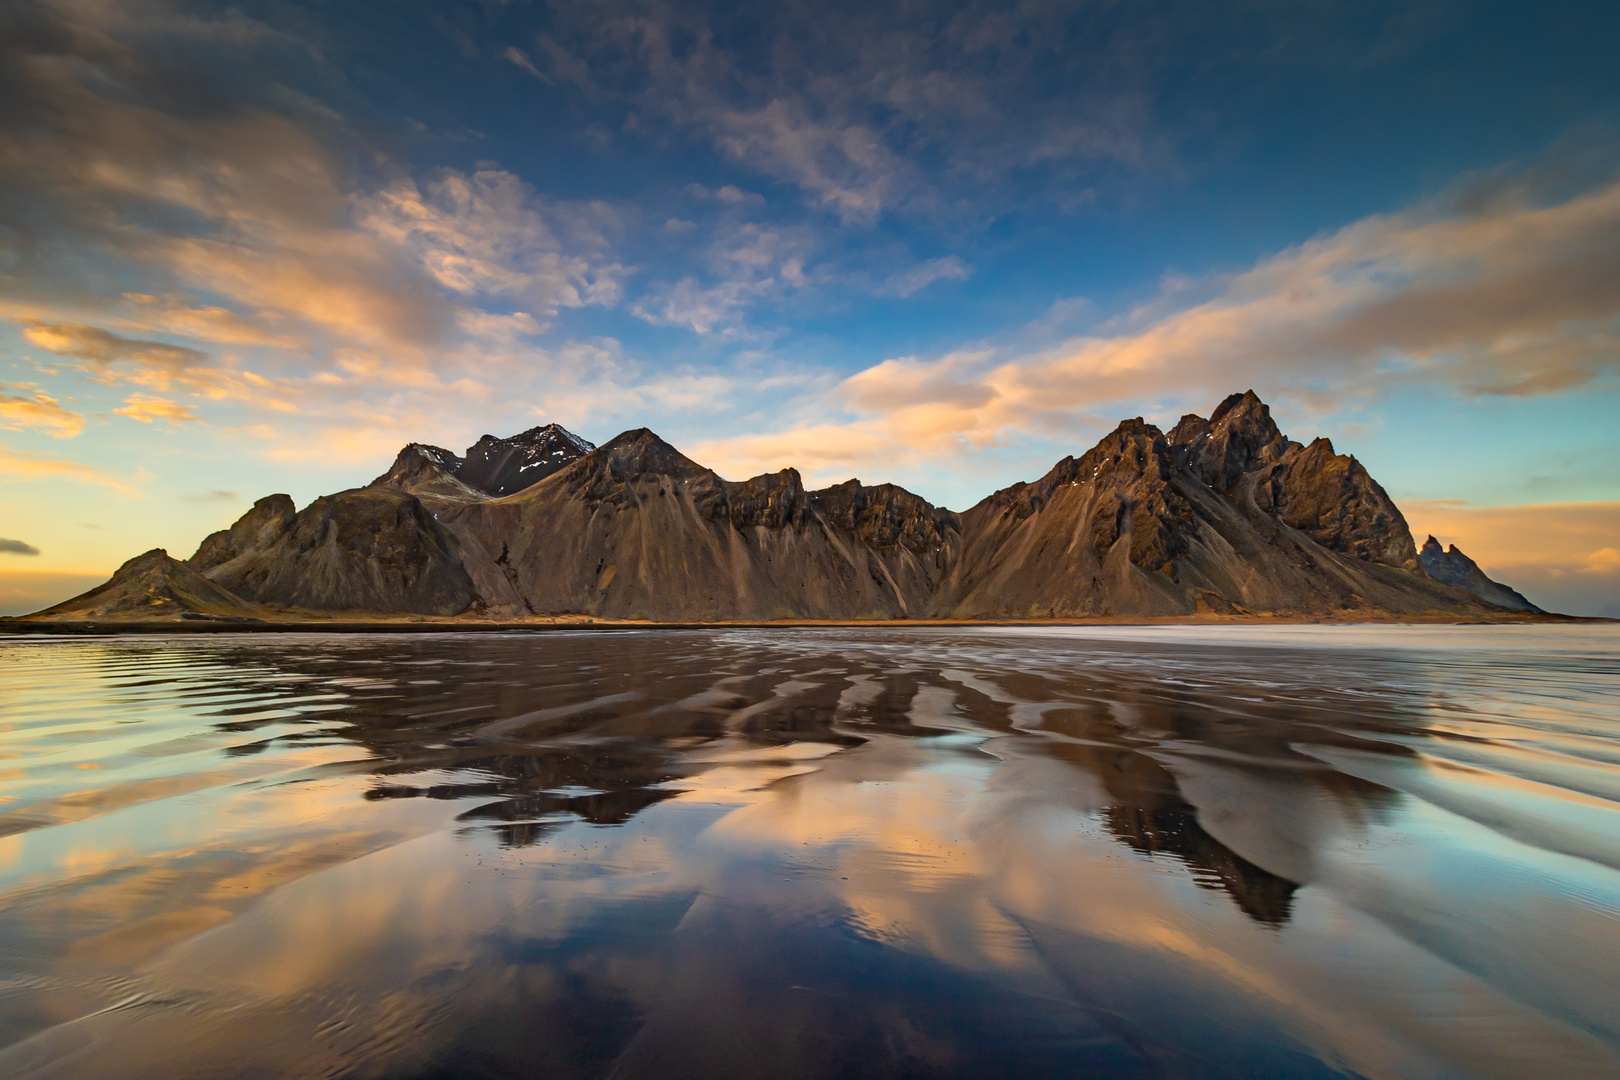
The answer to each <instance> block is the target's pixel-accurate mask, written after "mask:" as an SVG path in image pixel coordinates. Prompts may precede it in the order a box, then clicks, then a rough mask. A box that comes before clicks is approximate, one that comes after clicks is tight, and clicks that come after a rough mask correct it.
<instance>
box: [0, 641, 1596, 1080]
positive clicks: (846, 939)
mask: <svg viewBox="0 0 1620 1080" xmlns="http://www.w3.org/2000/svg"><path fill="white" fill-rule="evenodd" d="M188 629H189V627H188ZM0 800H3V801H0V957H3V962H0V971H3V972H4V975H0V1075H4V1076H7V1077H13V1076H16V1077H21V1076H37V1077H92V1076H94V1077H104V1076H121V1077H123V1076H129V1077H144V1076H151V1077H186V1076H215V1075H233V1076H234V1075H254V1076H267V1077H277V1076H289V1077H291V1076H356V1077H415V1076H423V1077H425V1076H444V1077H448V1076H478V1077H484V1076H488V1077H505V1076H546V1077H572V1076H579V1077H586V1076H615V1077H639V1076H648V1077H652V1076H657V1077H683V1076H692V1077H720V1076H772V1077H784V1076H785V1077H793V1076H975V1077H977V1076H1008V1077H1013V1076H1017V1077H1039V1076H1098V1077H1167V1076H1168V1077H1244V1078H1251V1077H1316V1076H1323V1077H1326V1076H1344V1075H1361V1076H1368V1077H1403V1078H1404V1077H1437V1078H1438V1077H1476V1076H1477V1077H1523V1076H1559V1077H1587V1076H1590V1077H1609V1076H1614V1075H1620V1005H1617V1004H1616V1002H1617V1001H1620V975H1617V973H1620V628H1617V627H1614V626H1581V625H1574V626H1331V625H1330V626H1287V625H1268V626H1208V625H1206V626H1197V625H1182V626H1091V627H1072V626H1071V627H1053V626H1000V627H990V628H983V627H980V628H972V627H961V626H947V627H932V628H928V627H915V626H913V627H909V628H903V629H895V628H884V629H875V628H848V627H816V628H797V629H795V628H785V627H772V628H765V629H744V628H732V629H714V628H710V629H706V630H702V631H688V630H660V631H655V630H647V629H630V628H622V629H616V630H613V631H611V632H604V631H602V630H588V629H576V630H557V631H554V632H548V633H545V634H538V635H536V634H525V633H488V632H484V633H456V634H444V633H440V634H433V635H422V636H416V635H412V636H398V635H379V634H324V633H282V634H276V635H270V636H266V635H256V634H241V635H237V634H228V633H216V634H208V635H205V636H193V635H183V636H161V635H129V636H122V637H96V638H77V639H75V638H71V637H55V638H53V637H35V636H29V637H14V638H9V639H0Z"/></svg>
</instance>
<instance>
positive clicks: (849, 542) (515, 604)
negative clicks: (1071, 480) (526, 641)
mask: <svg viewBox="0 0 1620 1080" xmlns="http://www.w3.org/2000/svg"><path fill="white" fill-rule="evenodd" d="M821 494H822V493H815V496H819V495H821ZM815 496H813V495H809V494H807V493H806V492H805V490H804V485H803V482H802V481H801V479H800V477H799V474H798V472H797V471H796V470H793V469H784V470H783V471H781V472H778V473H767V474H765V475H762V476H756V477H754V478H752V479H750V480H744V481H738V482H732V481H726V480H722V479H721V478H720V477H719V476H717V475H715V474H714V473H713V472H712V471H710V470H709V469H705V468H704V467H703V466H701V465H699V464H697V463H696V462H694V461H692V460H691V459H689V458H687V457H686V456H684V455H683V454H681V453H680V452H679V451H678V450H676V449H675V448H674V447H672V446H670V445H669V444H668V443H666V442H664V441H663V440H662V439H660V438H658V436H656V435H654V434H653V433H652V432H650V431H647V430H646V429H638V430H636V431H627V432H625V433H624V434H623V435H620V436H618V437H617V438H615V439H613V440H612V441H611V442H608V443H606V444H605V445H603V446H602V447H601V448H599V449H598V450H596V451H595V452H593V453H591V454H589V455H587V456H586V457H584V458H582V459H581V460H579V461H577V462H575V463H574V464H573V465H571V466H569V467H568V468H566V469H564V470H562V471H561V472H559V473H557V474H556V475H554V476H552V477H549V478H548V479H546V480H544V481H541V482H540V483H539V484H536V485H534V486H533V487H531V488H529V489H527V490H525V491H523V492H521V493H520V494H518V495H517V496H514V497H512V498H509V499H503V500H500V501H499V502H487V503H477V504H469V505H465V506H460V507H455V508H453V509H451V510H449V511H447V512H446V514H445V515H444V520H445V523H446V525H447V526H448V527H449V528H450V529H452V530H453V531H454V532H455V534H456V535H457V537H458V539H459V540H460V541H461V544H462V548H463V550H464V551H465V552H467V556H466V557H467V566H468V568H469V571H470V572H471V573H472V575H473V578H474V580H475V581H476V582H477V586H478V589H479V591H480V594H481V595H482V596H483V597H484V598H485V600H486V601H487V602H488V603H489V605H490V607H491V609H492V610H495V611H505V612H512V613H521V612H529V611H533V612H581V613H585V614H592V615H601V616H611V617H636V616H645V617H648V618H654V619H666V620H670V621H685V620H707V619H766V618H789V617H799V618H816V617H821V618H861V617H899V616H904V615H907V614H920V613H921V611H922V610H923V609H924V608H925V607H926V606H927V603H928V599H929V597H930V596H931V594H932V592H933V590H934V588H935V585H936V583H937V581H938V578H939V575H940V572H941V568H942V567H943V566H944V565H945V564H946V562H947V561H948V559H949V557H950V554H951V552H953V551H954V543H955V539H954V538H955V533H954V531H950V532H949V536H946V535H945V534H944V533H942V532H941V533H930V534H928V535H927V537H926V538H927V539H932V540H938V541H942V542H943V543H944V545H945V546H941V548H940V550H939V551H934V550H932V549H931V548H930V550H928V551H927V552H926V553H919V550H917V549H913V548H909V547H907V546H905V545H904V544H903V543H895V544H891V545H888V546H880V545H874V544H873V543H871V542H870V541H869V539H867V538H868V537H873V538H880V539H881V538H883V537H886V536H887V535H888V532H887V531H886V530H885V527H884V520H885V510H884V508H885V507H892V508H899V507H902V506H905V507H909V508H910V510H909V514H910V515H911V516H912V517H915V518H917V519H919V520H920V519H926V520H927V521H929V522H936V518H937V514H938V512H937V511H935V510H934V508H933V507H931V506H928V504H927V503H924V502H923V501H922V500H920V499H917V498H916V496H913V495H910V494H909V493H905V492H900V491H899V489H894V490H893V491H892V492H889V493H887V494H878V495H876V496H870V495H868V494H866V493H865V489H859V485H856V490H855V491H853V492H851V493H848V495H847V497H846V498H844V499H842V500H841V501H840V500H839V499H837V498H835V499H833V500H831V501H830V502H828V501H825V500H824V501H822V502H821V503H818V502H817V499H816V497H815ZM857 504H858V505H859V507H860V508H861V509H860V511H859V512H857V511H855V510H854V507H855V506H856V505H857ZM823 511H826V512H825V513H824V512H823ZM889 517H890V518H892V521H891V526H892V532H893V535H894V537H895V538H896V539H899V538H900V537H901V536H902V535H903V534H904V533H905V528H904V521H905V519H906V518H907V512H901V511H900V510H899V509H893V510H892V513H890V514H889ZM947 518H954V515H947ZM863 530H864V533H863Z"/></svg>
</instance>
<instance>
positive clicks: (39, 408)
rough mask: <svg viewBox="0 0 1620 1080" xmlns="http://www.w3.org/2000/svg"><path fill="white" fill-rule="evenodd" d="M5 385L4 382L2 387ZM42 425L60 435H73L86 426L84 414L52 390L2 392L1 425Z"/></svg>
mask: <svg viewBox="0 0 1620 1080" xmlns="http://www.w3.org/2000/svg"><path fill="white" fill-rule="evenodd" d="M4 389H5V385H4V384H3V383H0V390H4ZM23 428H41V429H43V430H44V431H45V432H46V433H48V434H50V435H54V436H55V437H56V438H58V439H71V438H73V437H74V436H75V435H77V434H79V433H80V432H81V431H83V430H84V417H83V416H82V415H80V414H79V413H76V412H74V411H73V410H71V409H68V408H66V407H64V406H63V405H62V403H61V402H59V401H57V400H56V399H55V398H53V397H51V396H50V395H48V394H44V393H40V392H35V393H34V394H33V395H32V396H30V397H23V396H21V395H18V394H6V393H0V429H5V430H7V431H19V430H21V429H23Z"/></svg>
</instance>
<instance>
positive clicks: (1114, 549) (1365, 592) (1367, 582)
mask: <svg viewBox="0 0 1620 1080" xmlns="http://www.w3.org/2000/svg"><path fill="white" fill-rule="evenodd" d="M962 533H963V538H964V539H963V552H962V557H961V559H960V560H959V561H958V562H957V563H956V565H955V566H953V567H952V569H951V571H950V573H949V574H948V575H947V577H946V580H945V583H944V586H943V588H942V589H941V591H940V594H939V596H938V598H937V599H936V600H935V602H934V604H933V608H932V610H933V611H934V613H935V614H938V615H943V616H955V617H971V616H990V615H1004V616H1007V615H1024V616H1036V615H1039V616H1053V617H1065V616H1095V615H1182V614H1192V613H1194V612H1199V611H1216V612H1262V611H1263V612H1282V613H1293V614H1300V615H1345V614H1351V613H1355V612H1379V613H1386V614H1391V613H1392V614H1422V613H1430V612H1436V613H1448V614H1457V615H1477V614H1484V613H1488V612H1489V611H1490V610H1491V609H1490V608H1489V607H1488V606H1487V605H1485V604H1483V603H1482V602H1480V601H1479V600H1478V599H1477V598H1476V597H1473V596H1471V595H1468V594H1466V593H1464V592H1461V591H1460V590H1456V589H1452V588H1450V587H1449V586H1447V585H1444V584H1442V583H1439V582H1436V581H1434V580H1432V579H1430V578H1429V577H1428V576H1427V575H1426V574H1424V573H1423V572H1422V570H1421V568H1420V567H1419V566H1418V562H1417V557H1416V552H1415V550H1414V549H1413V545H1412V540H1411V534H1410V532H1409V531H1408V530H1407V527H1406V521H1405V519H1404V518H1402V516H1401V514H1400V511H1399V510H1398V509H1397V508H1396V507H1395V505H1394V503H1393V502H1392V501H1390V499H1389V497H1388V495H1386V494H1385V493H1384V490H1383V489H1382V488H1381V487H1379V486H1378V484H1377V483H1376V482H1375V481H1374V480H1373V479H1372V478H1371V477H1370V476H1368V475H1367V472H1366V470H1365V469H1364V468H1363V467H1362V466H1361V465H1360V463H1359V462H1357V461H1356V460H1355V459H1354V458H1348V457H1343V456H1341V455H1337V454H1335V453H1334V452H1333V448H1332V445H1331V444H1330V443H1328V442H1327V440H1325V439H1318V440H1317V441H1316V442H1314V443H1312V444H1311V445H1310V446H1308V447H1302V446H1301V445H1300V444H1299V443H1297V442H1293V441H1292V440H1289V439H1287V438H1286V437H1285V436H1283V435H1282V433H1281V432H1279V431H1278V430H1277V428H1276V425H1275V424H1274V423H1273V422H1272V419H1271V413H1270V410H1269V409H1268V408H1267V407H1266V406H1265V404H1264V403H1263V402H1261V401H1260V400H1259V398H1257V397H1255V396H1254V394H1253V393H1252V392H1250V393H1247V394H1235V395H1233V396H1232V397H1230V398H1228V399H1227V400H1226V401H1224V402H1222V403H1221V405H1220V407H1219V408H1217V409H1216V410H1215V412H1214V413H1213V414H1212V416H1211V417H1210V419H1208V420H1205V419H1204V418H1202V417H1199V416H1186V417H1183V418H1182V420H1181V422H1180V423H1179V424H1177V425H1176V427H1175V429H1174V430H1173V431H1172V433H1171V434H1170V435H1169V436H1166V435H1165V434H1164V433H1163V432H1161V431H1160V430H1159V429H1158V428H1156V427H1154V426H1152V425H1151V424H1147V423H1144V422H1143V421H1142V420H1141V419H1136V420H1127V421H1125V422H1124V423H1122V424H1120V426H1119V427H1118V428H1117V429H1116V430H1115V431H1114V432H1112V433H1111V434H1109V435H1108V436H1106V437H1104V439H1103V440H1102V441H1101V442H1100V443H1098V444H1097V446H1096V447H1094V448H1093V449H1091V450H1089V451H1087V452H1086V453H1085V454H1084V455H1082V456H1081V457H1080V458H1078V459H1076V458H1072V457H1069V458H1064V459H1063V460H1062V461H1060V462H1058V464H1057V465H1056V466H1055V467H1054V468H1053V469H1052V471H1051V472H1049V473H1048V474H1047V475H1046V476H1045V477H1043V478H1042V479H1040V480H1038V481H1036V482H1035V483H1033V484H1015V485H1013V486H1012V487H1010V488H1006V489H1005V490H1003V491H999V492H996V493H995V494H993V495H991V496H990V497H989V498H987V499H985V500H984V501H983V502H981V503H979V504H978V505H977V506H975V507H973V508H972V509H971V510H968V511H967V512H965V513H964V514H963V515H962Z"/></svg>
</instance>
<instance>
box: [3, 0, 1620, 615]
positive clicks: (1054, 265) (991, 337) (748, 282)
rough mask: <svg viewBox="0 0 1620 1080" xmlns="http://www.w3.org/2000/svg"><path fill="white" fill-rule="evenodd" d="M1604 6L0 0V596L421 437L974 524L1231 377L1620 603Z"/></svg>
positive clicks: (1553, 600)
mask: <svg viewBox="0 0 1620 1080" xmlns="http://www.w3.org/2000/svg"><path fill="white" fill-rule="evenodd" d="M1617 71H1620V5H1615V4H1612V3H1610V4H1605V3H1596V2H1592V3H1560V2H1556V0H1554V2H1546V3H1538V4H1527V3H1518V4H1508V3H1460V2H1449V0H1440V2H1422V0H1417V2H1410V0H1409V2H1402V3H1383V2H1380V0H1354V2H1348V0H1346V2H1339V0H1308V2H1306V0H1278V2H1268V0H1239V2H1232V3H1224V4H1211V3H1208V2H1207V0H1186V2H1178V0H1162V2H1149V0H1140V2H1131V3H1127V2H1123V0H1099V2H1078V3H1051V4H1049V3H1037V2H1031V3H1023V4H1019V3H1000V4H974V3H960V4H936V3H926V2H911V3H902V4H896V5H887V6H876V5H872V4H870V3H848V4H845V3H827V2H818V3H813V4H805V3H794V2H786V3H780V4H773V5H725V4H704V3H683V4H667V3H659V2H642V0H624V2H621V0H604V2H599V3H579V2H574V3H566V4H556V5H553V4H547V3H541V2H523V0H508V2H500V0H484V2H481V3H460V2H443V3H430V2H422V0H394V2H390V3H386V4H383V3H367V2H362V0H344V2H342V3H334V2H327V3H294V2H287V3H283V2H268V3H261V2H256V0H249V2H246V3H238V4H232V5H229V6H216V5H210V4H205V3H197V4H189V3H168V2H162V0H45V2H38V0H8V2H7V3H6V4H4V5H0V613H15V612H20V611H24V610H30V609H32V608H34V607H38V606H41V605H43V604H44V603H48V602H54V601H55V600H59V599H62V598H65V597H66V596H68V595H71V594H73V593H76V592H78V591H81V590H82V589H84V588H87V587H89V585H91V584H94V583H96V582H99V581H100V580H101V579H103V578H104V577H105V576H106V575H107V574H108V573H110V572H111V571H112V570H113V569H115V568H116V567H117V566H118V565H119V564H120V563H121V562H123V561H124V560H125V559H128V558H130V557H132V556H134V555H136V554H138V553H140V552H142V551H145V550H147V549H149V548H152V547H165V548H167V549H169V551H170V552H171V553H172V554H176V555H180V556H184V555H189V554H190V553H191V552H192V551H193V550H195V547H196V545H197V543H198V542H199V541H200V540H201V539H202V538H203V537H204V536H205V535H206V534H207V533H209V532H211V531H213V530H215V529H219V528H223V527H226V526H228V525H229V524H230V522H231V521H233V520H235V518H237V517H238V516H240V515H241V514H242V513H243V512H244V511H245V510H246V509H247V508H248V507H249V506H250V505H251V504H252V502H253V500H254V499H256V498H259V497H261V496H263V495H266V494H269V493H272V492H287V493H289V494H291V495H292V496H293V498H294V499H295V500H296V501H297V502H298V504H299V505H300V506H302V505H303V504H305V503H306V502H308V501H309V500H310V499H312V498H314V497H315V496H316V495H319V494H323V493H326V492H330V491H335V490H340V489H343V488H347V487H352V486H355V485H359V484H363V483H366V482H367V481H369V480H370V479H372V478H373V477H375V476H376V475H378V474H380V473H381V472H383V471H384V470H385V469H386V468H387V467H388V465H389V464H390V462H391V461H392V459H393V456H394V454H395V453H396V452H397V451H398V449H399V448H400V447H401V446H403V445H404V444H405V443H407V442H412V441H420V442H429V443H435V444H438V445H442V446H446V447H449V448H451V449H455V450H457V451H460V450H462V449H463V448H465V447H466V446H468V445H470V444H471V443H472V442H474V441H475V440H476V439H477V438H478V437H479V436H480V435H483V434H485V433H490V434H496V435H509V434H513V433H515V432H517V431H521V430H524V429H526V428H529V427H532V426H535V425H537V424H543V423H549V422H557V423H560V424H563V425H564V426H565V427H567V428H569V429H570V430H572V431H575V432H577V433H579V434H580V435H583V436H584V437H585V438H588V439H590V440H592V441H594V442H598V443H600V442H603V441H606V440H607V439H609V438H611V437H612V436H613V435H615V434H617V433H618V432H620V431H623V430H626V429H629V428H636V427H643V426H645V427H650V428H652V429H653V430H655V431H657V432H658V433H659V434H661V435H662V436H663V437H664V438H666V439H667V440H669V441H670V442H671V443H673V444H674V445H676V446H677V447H678V448H680V449H681V450H682V451H683V452H685V453H686V454H687V455H688V456H689V457H692V458H693V459H695V460H697V461H699V462H701V463H702V464H704V465H707V466H709V467H711V468H714V469H715V470H716V471H718V472H719V473H720V474H721V475H722V476H725V477H727V478H730V479H743V478H746V477H748V476H752V475H756V474H758V473H760V472H763V471H767V470H774V469H779V468H783V467H786V466H793V467H796V468H798V469H799V470H800V471H801V473H803V475H804V479H805V481H806V483H807V484H809V485H811V486H817V485H820V484H824V483H831V482H837V481H841V480H844V479H847V478H849V477H851V476H856V477H859V478H860V479H861V480H863V481H865V482H868V483H877V482H885V481H887V482H894V483H899V484H902V485H904V486H906V487H908V488H910V489H912V490H914V491H916V492H918V493H919V494H921V495H923V496H925V497H926V498H928V499H930V500H932V501H934V502H935V503H938V504H942V505H946V506H949V507H951V508H953V509H957V510H962V509H966V508H967V507H968V506H971V505H972V504H973V503H975V502H977V501H978V500H979V499H981V498H983V497H984V496H985V495H987V494H989V493H990V492H991V491H993V490H995V489H997V488H1000V487H1003V486H1005V485H1007V484H1010V483H1013V482H1015V481H1018V480H1030V479H1034V478H1036V477H1038V476H1040V475H1041V474H1043V473H1044V472H1045V471H1046V470H1047V469H1049V468H1050V467H1051V465H1052V464H1053V463H1054V462H1055V461H1056V460H1058V459H1059V458H1061V457H1062V456H1064V455H1066V454H1079V453H1081V452H1082V451H1084V450H1085V449H1087V448H1089V447H1090V446H1091V445H1093V444H1094V443H1095V442H1096V440H1097V439H1098V438H1100V437H1101V436H1102V435H1103V434H1105V433H1106V432H1107V431H1109V430H1110V429H1112V428H1113V427H1114V425H1115V424H1116V423H1117V422H1118V421H1119V420H1120V419H1123V418H1127V417H1134V416H1144V417H1146V418H1147V419H1148V420H1149V421H1151V422H1154V423H1157V424H1159V425H1161V426H1163V427H1168V426H1170V425H1172V424H1173V423H1174V422H1175V420H1176V419H1177V418H1178V417H1179V416H1180V415H1181V414H1183V413H1185V412H1198V413H1201V414H1204V415H1208V413H1209V411H1210V410H1211V409H1212V408H1213V407H1214V405H1215V404H1216V403H1217V402H1219V401H1220V400H1221V398H1223V397H1224V396H1226V395H1227V394H1228V393H1231V392H1234V391H1241V390H1245V389H1250V388H1252V389H1254V390H1255V391H1256V392H1257V393H1259V394H1260V396H1261V397H1262V398H1263V399H1265V400H1266V401H1267V402H1268V403H1269V404H1270V405H1271V406H1272V410H1273V414H1274V416H1275V417H1276V418H1277V420H1278V422H1279V424H1280V425H1281V427H1282V428H1283V430H1284V431H1285V432H1286V433H1288V434H1289V435H1290V436H1292V437H1294V438H1296V439H1300V440H1301V441H1309V439H1310V438H1313V437H1315V436H1317V435H1326V436H1328V437H1330V438H1331V439H1332V440H1333V443H1334V446H1335V448H1336V449H1338V450H1339V451H1340V452H1345V453H1353V454H1355V455H1356V456H1357V457H1358V458H1359V459H1360V460H1361V461H1362V462H1364V463H1365V464H1366V465H1367V467H1368V469H1369V470H1370V471H1371V473H1372V474H1373V476H1375V477H1376V478H1378V479H1379V480H1380V481H1381V482H1382V483H1383V485H1384V486H1385V487H1386V488H1387V489H1388V491H1389V492H1390V494H1391V495H1392V496H1393V497H1394V498H1395V500H1396V501H1397V503H1398V504H1399V505H1400V506H1401V507H1402V509H1403V511H1404V512H1405V514H1406V515H1407V518H1408V520H1409V521H1410V523H1411V524H1412V527H1413V531H1414V533H1415V534H1416V537H1417V540H1418V542H1419V543H1421V542H1422V540H1423V538H1424V536H1425V535H1427V534H1428V533H1429V532H1433V533H1434V534H1435V535H1437V536H1438V537H1439V538H1440V539H1441V540H1442V541H1443V542H1446V543H1456V544H1457V545H1458V546H1459V547H1461V548H1462V550H1464V551H1465V552H1467V553H1468V554H1469V555H1471V556H1472V557H1473V558H1475V559H1476V560H1477V561H1478V562H1479V563H1480V564H1481V565H1482V566H1483V567H1484V568H1485V569H1486V570H1487V572H1489V573H1491V574H1492V575H1493V576H1496V577H1498V578H1499V579H1501V580H1505V581H1507V582H1508V583H1509V584H1512V585H1514V586H1516V587H1518V588H1519V589H1520V590H1521V591H1523V592H1525V593H1526V594H1527V595H1528V596H1530V598H1531V599H1532V600H1535V601H1537V602H1538V603H1541V604H1542V605H1544V606H1547V607H1550V608H1554V609H1557V610H1562V611H1569V612H1572V613H1579V614H1608V615H1615V616H1620V423H1617V422H1616V420H1615V419H1614V417H1616V416H1617V415H1620V77H1617V76H1616V74H1615V72H1617Z"/></svg>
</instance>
